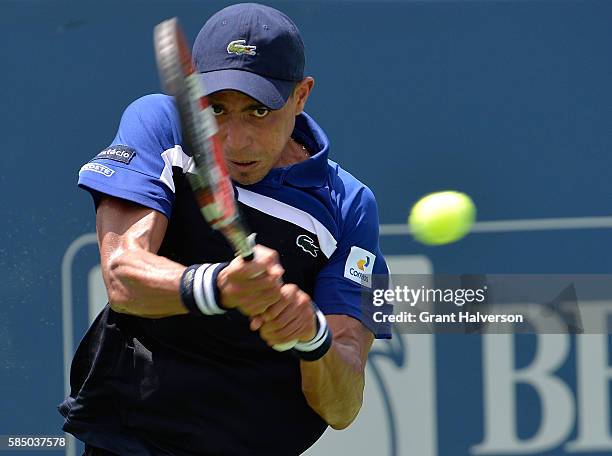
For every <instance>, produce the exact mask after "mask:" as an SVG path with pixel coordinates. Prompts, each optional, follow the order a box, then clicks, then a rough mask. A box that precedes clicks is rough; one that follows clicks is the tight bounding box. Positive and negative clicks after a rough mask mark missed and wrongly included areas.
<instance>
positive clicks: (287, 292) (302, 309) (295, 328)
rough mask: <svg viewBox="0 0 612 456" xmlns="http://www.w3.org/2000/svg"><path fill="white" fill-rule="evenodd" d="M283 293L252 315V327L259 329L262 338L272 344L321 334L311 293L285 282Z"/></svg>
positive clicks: (310, 338) (307, 339)
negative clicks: (258, 313)
mask: <svg viewBox="0 0 612 456" xmlns="http://www.w3.org/2000/svg"><path fill="white" fill-rule="evenodd" d="M280 294H281V298H280V300H279V301H278V302H276V303H274V304H273V305H271V306H270V307H268V309H267V310H266V311H265V312H263V313H262V314H261V315H258V316H255V317H253V318H251V330H253V331H257V330H259V334H260V336H261V338H262V339H263V340H265V341H266V343H267V344H268V345H269V346H273V345H277V344H284V343H287V342H291V341H294V340H298V341H300V342H308V341H310V340H312V339H313V338H314V336H315V335H316V333H317V324H316V317H315V311H314V308H313V306H312V303H311V299H310V296H308V295H307V294H306V293H304V292H303V291H302V290H300V289H299V288H298V287H297V286H296V285H294V284H287V285H283V286H282V287H281V290H280Z"/></svg>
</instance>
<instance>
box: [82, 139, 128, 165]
mask: <svg viewBox="0 0 612 456" xmlns="http://www.w3.org/2000/svg"><path fill="white" fill-rule="evenodd" d="M134 155H136V150H135V149H133V148H131V147H128V146H124V145H122V144H116V145H114V146H110V147H107V148H106V149H104V150H103V151H102V152H100V153H99V154H98V155H96V156H95V157H94V158H93V160H99V159H100V158H108V159H109V160H115V161H118V162H121V163H125V164H126V165H127V164H128V163H130V161H131V160H132V158H134Z"/></svg>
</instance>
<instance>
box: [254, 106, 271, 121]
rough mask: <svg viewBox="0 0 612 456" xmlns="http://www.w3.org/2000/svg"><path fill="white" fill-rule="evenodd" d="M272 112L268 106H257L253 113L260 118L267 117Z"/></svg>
mask: <svg viewBox="0 0 612 456" xmlns="http://www.w3.org/2000/svg"><path fill="white" fill-rule="evenodd" d="M269 113H270V110H269V109H268V108H257V109H254V110H253V115H254V116H255V117H258V118H260V119H261V118H262V117H266V116H267V115H268V114H269Z"/></svg>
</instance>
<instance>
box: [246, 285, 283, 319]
mask: <svg viewBox="0 0 612 456" xmlns="http://www.w3.org/2000/svg"><path fill="white" fill-rule="evenodd" d="M280 299H281V298H280V294H279V293H277V292H274V291H272V292H268V293H264V294H258V295H257V296H247V297H245V298H242V299H241V300H240V302H239V304H238V307H239V308H241V309H242V310H243V311H244V313H245V314H247V315H249V316H251V315H260V314H263V313H265V312H266V310H268V309H269V308H270V307H271V306H273V305H275V304H276V303H277V302H279V300H280ZM264 321H265V319H264Z"/></svg>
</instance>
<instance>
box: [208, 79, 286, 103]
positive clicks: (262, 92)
mask: <svg viewBox="0 0 612 456" xmlns="http://www.w3.org/2000/svg"><path fill="white" fill-rule="evenodd" d="M200 76H201V78H202V81H203V83H204V89H205V91H206V95H210V94H211V93H214V92H219V91H221V90H237V91H239V92H242V93H244V94H246V95H248V96H249V97H251V98H254V99H255V100H257V101H259V102H260V103H261V104H263V105H265V106H267V107H268V108H270V109H280V108H282V107H283V106H284V105H285V103H286V102H287V100H288V99H289V96H290V95H291V92H292V91H293V88H294V86H295V84H296V83H295V82H293V81H283V80H280V79H271V78H264V77H263V76H260V75H258V74H255V73H251V72H249V71H243V70H217V71H209V72H207V73H200Z"/></svg>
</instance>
